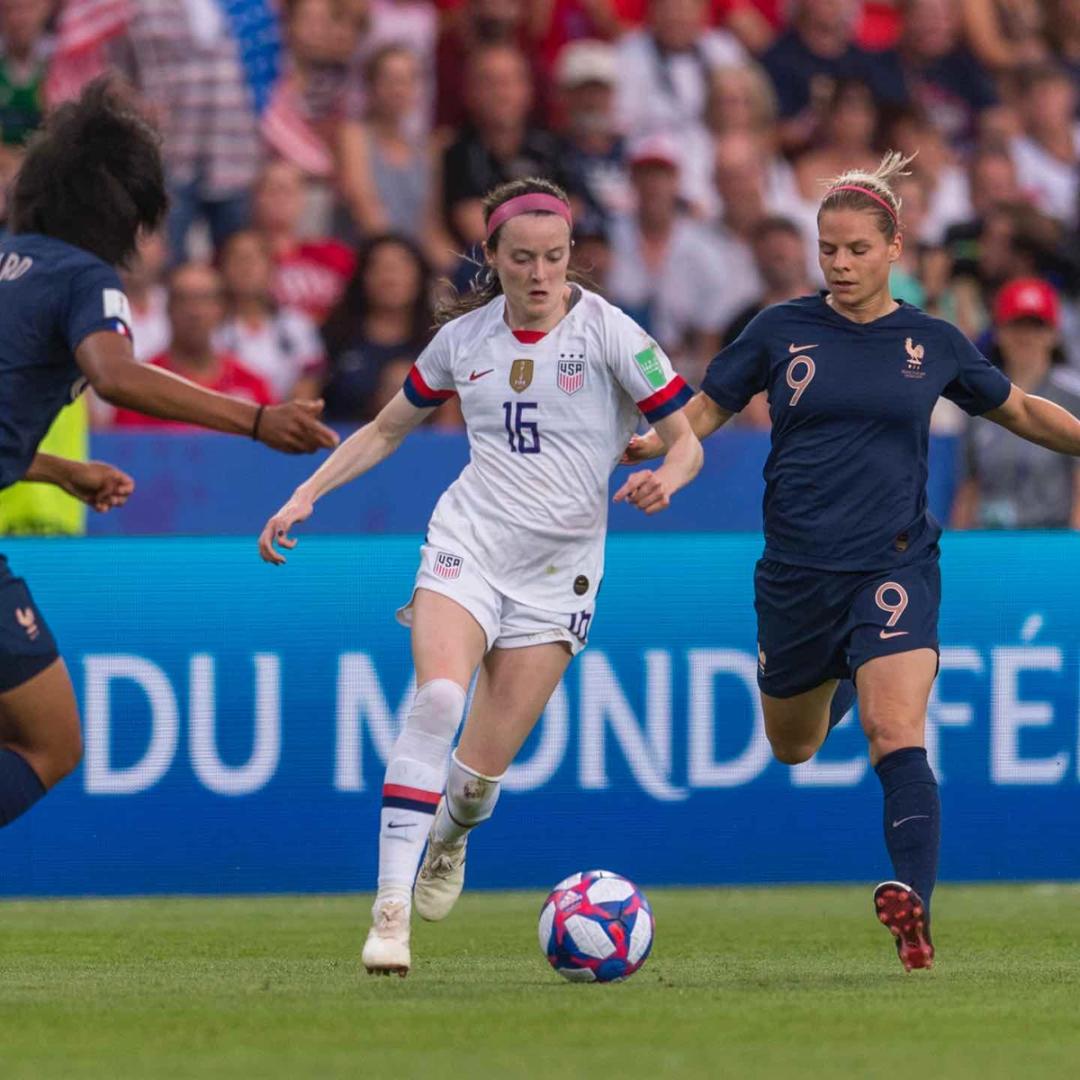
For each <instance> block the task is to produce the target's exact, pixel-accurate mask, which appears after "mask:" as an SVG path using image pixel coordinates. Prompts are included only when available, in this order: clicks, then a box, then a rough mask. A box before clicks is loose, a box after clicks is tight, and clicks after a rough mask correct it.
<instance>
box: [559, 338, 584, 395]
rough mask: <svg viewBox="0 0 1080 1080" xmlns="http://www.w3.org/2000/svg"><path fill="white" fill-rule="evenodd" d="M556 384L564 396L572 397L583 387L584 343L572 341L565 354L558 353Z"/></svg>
mask: <svg viewBox="0 0 1080 1080" xmlns="http://www.w3.org/2000/svg"><path fill="white" fill-rule="evenodd" d="M555 381H556V384H557V385H558V387H559V389H560V390H561V391H562V392H563V393H564V394H569V395H571V396H573V395H574V394H576V393H577V392H578V391H579V390H580V389H581V388H582V387H583V386H584V385H585V342H584V341H572V342H570V345H569V348H568V349H567V350H566V352H563V353H559V366H558V369H557V372H556V380H555Z"/></svg>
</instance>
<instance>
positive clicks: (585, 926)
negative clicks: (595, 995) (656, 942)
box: [540, 870, 656, 982]
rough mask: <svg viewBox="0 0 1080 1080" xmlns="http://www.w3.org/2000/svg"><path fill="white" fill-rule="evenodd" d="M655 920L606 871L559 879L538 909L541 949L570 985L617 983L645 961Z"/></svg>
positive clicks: (639, 896)
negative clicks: (563, 879)
mask: <svg viewBox="0 0 1080 1080" xmlns="http://www.w3.org/2000/svg"><path fill="white" fill-rule="evenodd" d="M655 930H656V921H655V920H654V919H653V913H652V908H651V907H650V906H649V901H648V900H646V899H645V894H644V893H643V892H642V891H641V890H640V889H638V888H637V886H635V885H634V884H633V882H630V881H627V880H626V878H624V877H620V876H619V875H618V874H613V873H612V872H611V871H610V870H589V871H587V872H585V873H583V874H572V875H571V876H570V877H568V878H566V880H565V881H560V882H559V884H558V885H556V886H555V888H554V889H552V890H551V895H550V896H548V898H547V899H546V900H545V901H544V906H543V907H542V908H541V909H540V948H541V950H542V951H543V953H544V955H545V956H546V957H547V959H548V963H549V964H550V965H551V966H552V967H553V968H554V969H555V970H556V971H557V972H558V973H559V974H560V975H561V976H562V977H563V978H564V979H569V980H570V981H571V982H618V981H619V980H620V979H627V978H629V977H630V976H631V975H633V974H634V972H635V971H637V970H638V968H640V967H641V965H642V964H644V963H645V960H646V959H647V957H648V955H649V951H650V950H651V949H652V943H653V936H654V933H655Z"/></svg>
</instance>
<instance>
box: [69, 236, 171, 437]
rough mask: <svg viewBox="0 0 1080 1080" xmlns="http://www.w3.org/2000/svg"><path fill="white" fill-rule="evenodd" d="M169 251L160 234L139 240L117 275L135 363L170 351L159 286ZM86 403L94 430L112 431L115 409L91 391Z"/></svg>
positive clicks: (165, 302)
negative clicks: (127, 314) (128, 316)
mask: <svg viewBox="0 0 1080 1080" xmlns="http://www.w3.org/2000/svg"><path fill="white" fill-rule="evenodd" d="M167 261H168V249H167V248H166V246H165V237H164V236H163V235H162V234H161V233H160V232H154V233H143V234H141V235H140V236H139V239H138V246H137V249H136V252H135V258H133V259H132V260H131V262H130V263H129V264H128V265H127V266H125V267H124V268H123V269H122V270H121V271H120V280H121V281H122V282H123V283H124V293H125V295H126V296H127V298H128V305H129V306H130V308H131V347H132V351H133V352H134V353H135V359H136V360H138V361H139V363H140V364H145V363H147V362H148V361H149V360H151V359H153V357H155V356H157V355H158V354H159V353H163V352H164V351H165V350H166V349H167V348H168V347H169V338H170V337H171V336H172V331H171V329H170V327H169V312H168V308H169V298H168V290H167V289H166V288H165V286H164V285H163V284H162V283H161V278H162V274H163V273H164V270H165V263H166V262H167ZM84 396H85V397H86V398H87V400H88V402H89V410H90V422H91V424H92V425H93V426H94V427H95V428H108V427H111V426H112V424H113V422H114V420H115V419H116V407H115V406H114V405H110V404H109V403H108V402H107V401H104V400H103V399H102V398H100V397H98V395H97V394H95V393H94V391H93V390H88V391H87V392H86V394H85V395H84Z"/></svg>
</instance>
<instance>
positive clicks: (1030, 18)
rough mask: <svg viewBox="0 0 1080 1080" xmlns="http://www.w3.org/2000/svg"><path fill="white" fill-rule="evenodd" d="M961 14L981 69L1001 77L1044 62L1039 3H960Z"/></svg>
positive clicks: (1031, 0) (1027, 0)
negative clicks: (1015, 70) (999, 74)
mask: <svg viewBox="0 0 1080 1080" xmlns="http://www.w3.org/2000/svg"><path fill="white" fill-rule="evenodd" d="M961 10H962V12H963V21H964V32H965V34H966V36H967V40H968V42H969V43H970V45H971V48H972V50H973V52H974V53H975V56H976V58H977V59H978V62H979V63H980V64H982V65H983V67H986V68H989V69H990V70H991V71H995V72H999V73H1002V72H1008V71H1010V70H1013V69H1016V68H1020V67H1022V66H1024V65H1026V64H1036V63H1040V62H1042V61H1044V60H1046V58H1047V55H1048V50H1047V47H1046V42H1045V40H1044V38H1043V23H1044V14H1043V4H1042V0H961Z"/></svg>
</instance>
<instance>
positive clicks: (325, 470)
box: [259, 390, 429, 565]
mask: <svg viewBox="0 0 1080 1080" xmlns="http://www.w3.org/2000/svg"><path fill="white" fill-rule="evenodd" d="M428 415H429V412H428V410H427V409H418V408H417V407H416V406H415V405H413V404H412V403H411V402H410V401H409V399H408V398H407V397H406V396H405V394H404V392H402V391H400V390H399V391H398V392H397V393H396V394H395V395H394V397H393V398H391V400H390V401H389V402H388V403H387V404H386V405H385V406H384V407H383V409H382V411H381V412H380V413H379V415H378V416H376V417H375V419H374V420H372V421H371V423H370V424H365V425H364V426H363V427H362V428H359V429H358V430H357V431H354V432H353V433H352V434H351V435H350V436H349V437H348V438H347V439H346V440H345V441H344V442H343V443H342V444H341V445H340V446H339V447H338V448H337V449H336V450H335V451H334V452H333V453H332V454H331V455H330V456H329V457H328V458H327V459H326V460H325V461H324V462H323V463H322V464H321V465H320V466H319V467H318V469H316V470H315V472H314V473H312V474H311V476H309V477H308V478H307V480H305V481H304V482H303V483H302V484H301V485H300V486H299V487H298V488H297V489H296V490H295V491H294V492H293V493H292V496H291V497H290V498H289V501H288V502H287V503H286V504H285V505H284V506H283V507H282V508H281V509H280V510H279V511H278V512H277V513H276V514H274V516H273V517H272V518H270V520H269V521H268V522H267V523H266V525H265V526H264V528H263V531H262V533H261V534H260V536H259V554H260V555H261V556H262V558H263V559H264V560H265V561H266V562H268V563H274V564H275V565H280V564H281V563H283V562H284V561H285V556H284V555H282V554H281V553H280V552H278V551H276V550H275V548H274V545H275V544H277V545H278V546H280V547H283V548H287V549H289V550H292V548H294V547H296V540H295V539H293V538H292V537H291V536H289V532H290V530H291V529H292V527H293V526H294V525H298V524H299V523H300V522H301V521H307V519H308V518H309V517H311V514H312V511H313V510H314V509H315V502H316V500H318V499H321V498H322V497H323V496H324V495H325V494H326V493H327V492H329V491H333V490H334V488H338V487H341V485H342V484H347V483H348V482H349V481H350V480H355V479H356V478H357V477H358V476H362V475H363V474H364V473H366V472H367V471H368V470H369V469H372V468H374V467H375V466H376V465H378V464H379V462H380V461H384V460H385V459H386V458H388V457H389V456H390V455H391V454H392V453H393V452H394V451H395V450H396V449H397V448H398V447H399V446H400V445H401V443H402V440H403V439H404V438H405V436H406V435H408V434H409V432H410V431H412V429H413V428H415V427H416V426H417V425H418V424H419V423H420V422H421V421H422V420H423V419H424V418H425V417H426V416H428Z"/></svg>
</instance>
